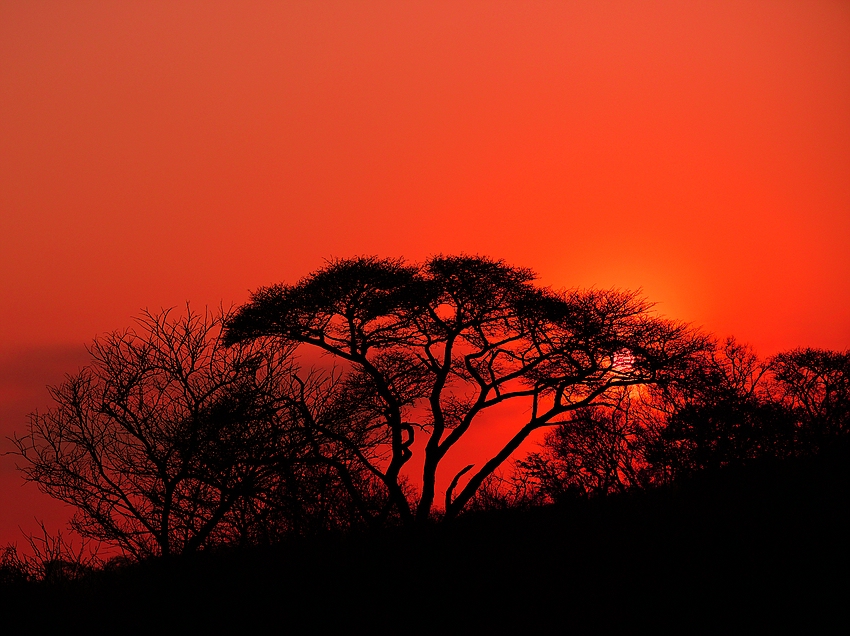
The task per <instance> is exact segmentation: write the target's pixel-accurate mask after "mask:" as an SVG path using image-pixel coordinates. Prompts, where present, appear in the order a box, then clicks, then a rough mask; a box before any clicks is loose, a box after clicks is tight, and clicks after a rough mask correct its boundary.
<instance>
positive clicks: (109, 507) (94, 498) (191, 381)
mask: <svg viewBox="0 0 850 636" xmlns="http://www.w3.org/2000/svg"><path fill="white" fill-rule="evenodd" d="M225 317H226V315H225V314H223V313H220V314H218V315H212V314H210V313H209V312H207V313H204V314H198V313H194V312H192V311H191V310H190V309H188V310H187V313H186V315H185V316H183V317H180V318H172V316H171V312H169V311H163V312H161V313H159V314H152V313H149V312H145V313H144V314H143V315H142V317H141V318H140V319H139V320H138V321H137V322H138V327H137V329H135V330H127V331H124V332H116V333H112V334H109V335H107V336H105V337H103V338H100V339H98V340H96V341H95V342H94V344H93V345H92V346H91V348H90V350H89V351H90V354H91V357H92V363H91V365H89V366H88V367H86V368H85V369H83V370H82V371H81V372H80V373H78V374H77V375H74V376H68V377H67V378H66V380H65V382H64V383H62V384H61V385H60V386H58V387H53V388H50V392H51V395H52V397H53V399H54V401H55V402H56V407H55V408H53V409H51V410H49V411H48V412H46V413H34V414H33V415H31V416H30V420H29V427H28V431H27V433H26V434H25V435H23V436H21V437H16V438H15V440H14V442H15V444H16V445H17V450H18V454H19V456H20V457H21V459H22V460H23V465H22V467H21V469H22V470H23V473H24V476H25V478H26V479H27V480H29V481H32V482H35V483H36V484H38V486H39V487H40V488H41V489H42V490H43V491H45V492H46V493H48V494H50V495H52V496H53V497H56V498H58V499H60V500H62V501H64V502H66V503H68V504H70V505H72V506H74V508H75V514H74V517H73V519H72V527H73V528H74V529H75V530H76V531H77V532H79V533H80V534H81V535H82V536H84V537H89V538H92V539H96V540H98V541H104V542H107V543H111V544H114V545H117V546H119V547H120V548H121V549H122V550H123V551H125V552H126V553H127V554H130V555H133V556H135V557H137V558H140V557H145V556H150V555H163V556H168V555H171V554H176V553H180V552H185V551H193V550H197V549H198V548H200V547H202V546H204V545H206V544H208V543H210V542H214V543H220V542H228V541H232V540H234V539H235V538H237V537H238V535H240V534H244V533H246V532H249V531H250V527H246V525H247V526H250V525H251V523H252V522H253V521H255V520H256V516H253V517H252V516H250V515H246V506H245V505H244V504H245V502H246V500H249V499H251V498H252V497H254V496H255V495H257V494H258V493H259V491H260V490H261V489H262V486H264V485H265V484H266V483H267V482H269V481H270V480H271V479H272V478H273V476H274V474H275V470H276V467H277V465H278V464H279V463H280V460H281V455H282V454H286V453H287V452H288V450H289V449H290V447H291V444H290V433H289V430H288V428H287V426H286V420H285V418H282V417H281V414H282V410H281V405H282V403H283V400H284V395H283V394H282V387H285V386H286V380H287V378H288V377H289V375H290V370H291V366H290V365H291V362H290V360H289V356H288V353H287V352H286V351H285V350H282V349H279V348H276V347H273V346H272V345H270V344H269V343H264V344H263V346H262V347H261V346H259V344H258V343H255V344H246V345H240V346H237V347H229V348H225V347H223V346H220V344H219V342H218V340H217V338H216V335H217V332H218V330H219V329H220V326H221V324H222V321H223V320H224V318H225ZM252 503H256V502H252Z"/></svg>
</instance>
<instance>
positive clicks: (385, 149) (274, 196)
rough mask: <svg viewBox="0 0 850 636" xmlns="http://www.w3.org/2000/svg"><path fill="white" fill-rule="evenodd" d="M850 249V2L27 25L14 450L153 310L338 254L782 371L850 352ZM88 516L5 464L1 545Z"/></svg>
mask: <svg viewBox="0 0 850 636" xmlns="http://www.w3.org/2000/svg"><path fill="white" fill-rule="evenodd" d="M848 248H850V3H847V2H843V1H840V0H799V1H790V0H785V1H783V0H770V1H765V2H758V1H746V0H730V1H723V0H714V1H711V2H701V1H699V0H694V1H689V2H680V1H672V0H671V1H660V0H657V1H653V0H648V1H646V2H625V1H604V0H593V1H590V0H588V1H579V0H576V1H571V2H534V1H529V0H525V1H522V2H519V1H517V2H498V1H495V0H491V1H487V2H458V1H451V2H449V1H446V2H439V1H429V2H414V1H410V2H393V1H386V2H378V1H362V2H315V3H307V2H216V1H210V0H207V1H204V2H189V1H187V2H181V3H172V2H85V1H80V2H73V3H57V2H38V1H35V0H25V1H24V0H21V1H13V0H0V299H2V300H0V452H6V453H8V451H10V450H11V449H12V445H11V443H10V442H9V441H8V440H7V439H5V438H6V437H7V436H11V435H13V434H14V433H16V432H17V433H21V432H23V430H24V429H25V426H26V421H27V420H26V416H27V414H28V413H30V412H32V411H33V410H35V409H41V410H44V409H45V408H48V407H49V406H50V397H49V394H48V392H47V389H46V386H47V385H55V384H57V383H58V382H61V380H62V378H63V377H64V374H66V373H74V372H76V371H77V370H78V369H79V367H80V366H81V365H84V364H85V363H86V361H87V353H86V350H85V345H87V344H88V343H90V342H91V341H92V339H93V338H95V337H96V336H98V335H99V334H103V333H105V332H109V331H113V330H118V329H123V328H125V327H128V326H129V325H130V324H132V319H133V317H134V316H137V315H138V314H139V312H140V310H141V309H143V308H150V309H153V310H156V309H159V308H164V307H172V306H180V305H184V304H185V303H186V302H187V301H190V302H191V303H192V305H193V306H194V307H203V306H204V305H210V306H217V305H219V304H220V303H223V304H224V305H225V306H229V305H231V304H240V303H243V302H245V301H246V300H247V299H248V296H249V293H250V291H251V290H255V289H257V288H258V287H261V286H263V285H269V284H273V283H277V282H282V281H287V282H294V281H296V280H297V279H299V278H301V277H302V276H304V275H306V274H308V273H309V272H310V271H312V270H314V269H316V268H318V267H321V266H322V265H323V263H324V262H325V259H328V258H332V257H346V256H354V255H366V254H377V255H379V256H390V257H405V258H407V259H410V260H421V259H424V258H426V257H428V256H429V255H433V254H439V253H443V254H456V253H460V252H466V253H472V254H482V255H487V256H491V257H495V258H502V259H505V261H507V262H508V263H510V264H514V265H522V266H526V267H531V268H532V269H534V270H535V271H537V272H538V274H539V276H540V281H541V284H544V285H550V286H552V287H556V288H571V287H596V288H604V289H607V288H624V289H642V290H643V293H644V295H645V296H646V297H647V298H648V299H649V300H651V301H654V302H655V303H657V304H656V308H657V310H658V311H659V312H660V313H662V314H664V315H666V316H669V317H672V318H677V319H681V320H686V321H689V322H692V323H693V324H694V325H698V326H700V327H702V328H703V329H705V330H706V331H709V332H711V333H714V334H715V335H717V336H718V337H725V336H730V335H732V336H735V337H737V338H738V339H739V340H741V341H743V342H747V343H750V344H752V345H753V346H754V347H755V349H756V350H757V351H758V352H759V353H760V354H761V355H764V356H767V355H771V354H773V353H776V352H778V351H782V350H787V349H791V348H794V347H801V346H812V347H823V348H829V349H839V350H844V349H848V348H850V249H848ZM470 444H471V446H470V449H471V450H470V451H469V452H472V453H474V452H475V448H476V444H478V446H479V447H480V448H483V447H486V446H487V445H488V443H487V441H486V440H482V439H478V440H472V441H471V442H470ZM464 463H466V462H464ZM68 512H69V511H68V510H67V509H66V508H64V507H62V506H61V505H58V504H56V503H54V502H53V501H52V500H50V499H48V498H47V497H46V496H45V495H42V494H40V493H39V492H38V491H37V490H36V489H35V487H33V486H32V485H26V486H25V485H22V481H21V478H20V475H19V474H18V473H17V472H16V470H15V460H14V457H12V456H9V455H8V454H7V455H0V545H4V544H6V543H8V542H10V541H17V542H19V543H20V542H21V541H22V535H21V529H23V530H24V531H28V532H31V531H33V530H34V529H35V528H36V525H35V524H36V521H35V520H36V519H40V520H43V521H45V524H46V526H48V527H58V526H60V525H61V524H62V523H63V522H64V520H65V519H66V518H67V517H68Z"/></svg>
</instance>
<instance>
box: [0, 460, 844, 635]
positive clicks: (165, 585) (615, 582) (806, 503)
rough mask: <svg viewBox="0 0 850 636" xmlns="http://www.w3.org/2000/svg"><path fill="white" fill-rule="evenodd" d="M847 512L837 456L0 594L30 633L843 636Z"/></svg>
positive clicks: (6, 609) (9, 621)
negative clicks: (794, 635) (758, 633)
mask: <svg viewBox="0 0 850 636" xmlns="http://www.w3.org/2000/svg"><path fill="white" fill-rule="evenodd" d="M849 504H850V454H849V453H848V452H847V451H846V450H834V451H833V452H831V453H828V454H825V455H824V456H822V457H820V458H817V459H809V460H804V461H794V462H788V463H784V464H764V465H760V466H756V467H751V468H749V469H747V470H736V471H726V472H723V473H719V474H715V475H710V476H709V475H706V476H703V477H701V478H700V479H698V480H694V481H692V482H689V483H685V484H681V485H679V486H678V487H676V488H670V489H664V490H657V491H653V492H646V493H637V494H630V495H628V496H621V497H609V498H607V499H600V500H596V501H590V502H580V501H579V502H576V503H574V504H571V505H568V506H560V507H548V508H541V509H535V510H527V511H505V512H496V513H487V514H480V515H475V516H470V517H467V518H466V519H464V520H462V521H459V522H457V523H455V524H453V525H451V526H442V527H435V528H431V529H429V530H423V531H418V532H415V533H414V532H388V533H384V534H381V535H370V536H359V537H349V538H346V539H339V538H337V539H324V540H314V541H303V542H293V543H290V544H287V545H283V546H277V547H275V548H265V549H253V550H250V551H234V552H229V553H220V554H214V555H202V556H197V557H194V558H192V559H185V560H178V561H175V562H173V563H169V564H164V563H147V564H141V565H137V566H133V567H129V568H125V569H123V570H119V571H114V572H104V573H100V574H98V575H97V576H94V577H92V578H91V579H89V580H85V581H80V582H77V583H73V584H66V585H46V584H40V585H36V586H26V587H19V588H7V589H0V593H2V598H0V610H2V614H3V616H4V619H5V620H3V621H2V623H0V625H4V626H9V627H12V626H16V627H17V629H20V628H21V627H23V628H25V629H29V630H30V631H34V632H35V633H41V632H46V631H48V630H49V631H53V630H55V629H57V628H58V629H61V630H62V631H63V632H64V631H77V630H72V629H71V628H72V626H79V627H82V628H83V629H84V630H85V632H106V631H109V632H123V631H129V632H133V633H136V632H160V631H166V632H169V633H172V632H174V631H175V630H185V631H187V632H191V633H198V632H200V631H207V630H209V631H213V632H216V633H218V632H221V631H223V630H228V631H230V630H238V631H239V632H242V631H246V630H247V631H248V632H249V633H254V632H255V631H260V630H261V631H262V632H266V631H269V632H273V633H349V632H351V633H408V632H411V633H422V632H424V631H439V632H443V633H460V632H469V633H482V632H485V630H489V631H494V632H499V633H504V632H514V631H522V632H528V633H536V632H538V631H541V630H546V631H555V632H557V633H568V632H576V633H587V632H590V631H598V630H602V631H604V632H607V631H610V630H611V629H613V628H615V627H620V628H630V627H634V628H637V627H640V626H643V627H646V626H654V627H655V628H656V631H663V632H676V633H693V632H697V633H699V632H706V631H708V632H721V631H722V632H727V631H732V632H741V631H751V630H753V629H757V628H759V627H762V628H780V629H781V630H782V631H785V632H789V631H790V632H796V631H804V632H813V631H814V632H826V633H830V632H833V631H835V632H836V633H846V632H845V631H844V630H845V629H846V628H847V624H848V619H850V584H848V577H850V570H848V565H850V532H848V530H850V525H848V518H849V517H850V515H848V514H847V512H848V505H849ZM2 631H5V630H2ZM85 632H83V633H85ZM7 633H12V632H7ZM15 633H17V632H15Z"/></svg>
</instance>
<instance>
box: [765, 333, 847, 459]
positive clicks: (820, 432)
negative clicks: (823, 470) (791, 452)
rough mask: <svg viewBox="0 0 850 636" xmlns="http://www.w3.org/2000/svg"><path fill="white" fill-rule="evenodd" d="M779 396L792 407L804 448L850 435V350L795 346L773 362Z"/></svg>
mask: <svg viewBox="0 0 850 636" xmlns="http://www.w3.org/2000/svg"><path fill="white" fill-rule="evenodd" d="M770 370H771V372H772V374H773V379H774V382H775V390H774V393H775V397H776V399H777V400H778V401H780V402H781V403H782V404H783V405H784V406H786V407H787V408H788V409H790V410H791V412H792V413H793V417H794V419H795V421H796V424H797V427H798V431H797V436H798V446H799V448H800V449H801V450H804V451H807V452H812V451H817V450H818V449H820V448H822V447H823V446H825V445H828V444H830V443H833V442H834V441H835V440H836V439H838V438H840V437H845V436H847V435H848V434H850V352H847V351H845V352H838V351H826V350H823V349H795V350H793V351H789V352H785V353H780V354H779V355H777V356H774V357H773V359H772V360H771V361H770Z"/></svg>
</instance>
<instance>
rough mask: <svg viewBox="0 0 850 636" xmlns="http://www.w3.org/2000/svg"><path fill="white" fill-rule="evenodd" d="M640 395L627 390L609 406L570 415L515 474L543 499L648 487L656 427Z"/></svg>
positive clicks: (526, 459)
mask: <svg viewBox="0 0 850 636" xmlns="http://www.w3.org/2000/svg"><path fill="white" fill-rule="evenodd" d="M647 415H648V413H647V409H646V405H645V404H643V403H642V397H641V396H640V395H632V393H631V391H630V390H629V389H628V388H623V389H620V390H619V391H616V392H614V393H613V395H612V396H611V397H610V400H609V401H608V403H605V404H599V405H596V406H586V407H584V408H582V409H579V410H577V411H574V412H573V413H572V415H571V417H570V418H569V420H568V421H566V422H564V423H562V424H560V425H558V426H557V427H555V428H553V429H552V430H551V431H549V432H548V433H546V437H545V438H544V441H543V443H542V444H541V450H540V451H537V452H534V453H529V455H528V456H527V457H526V458H525V459H523V460H521V461H518V462H517V470H518V471H519V473H520V474H523V475H526V476H527V477H529V478H531V480H532V481H533V482H534V483H535V484H536V485H537V488H538V489H539V491H540V494H541V495H542V496H543V498H544V500H549V501H561V500H564V499H569V498H571V497H574V496H593V495H606V494H611V493H616V492H623V491H625V490H627V489H630V488H634V487H643V486H645V485H647V483H648V482H649V479H650V477H649V471H648V470H647V469H648V462H647V458H646V451H647V448H648V447H650V445H651V444H652V442H653V441H654V436H655V434H656V429H655V426H654V422H653V421H652V420H651V419H647Z"/></svg>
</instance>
